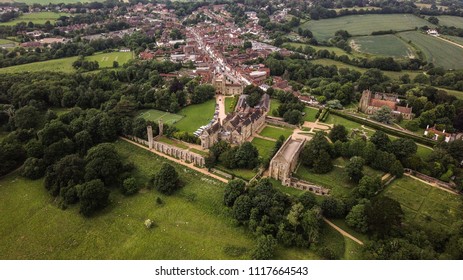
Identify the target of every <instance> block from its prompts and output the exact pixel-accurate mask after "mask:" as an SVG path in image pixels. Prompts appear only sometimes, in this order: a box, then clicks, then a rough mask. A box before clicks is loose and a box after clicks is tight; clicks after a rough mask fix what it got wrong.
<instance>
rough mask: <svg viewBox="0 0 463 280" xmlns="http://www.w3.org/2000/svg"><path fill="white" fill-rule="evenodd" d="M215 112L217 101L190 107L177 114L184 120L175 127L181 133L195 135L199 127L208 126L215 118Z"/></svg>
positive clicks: (212, 100)
mask: <svg viewBox="0 0 463 280" xmlns="http://www.w3.org/2000/svg"><path fill="white" fill-rule="evenodd" d="M214 112H215V99H211V100H209V101H206V102H204V103H201V104H194V105H189V106H187V107H185V108H183V109H182V110H180V112H178V113H177V114H178V115H182V116H184V118H183V119H181V120H180V121H178V122H177V123H175V127H176V128H178V129H179V130H181V131H186V132H189V133H193V132H195V131H196V130H197V129H198V128H199V127H201V126H203V125H206V124H208V123H209V122H210V121H211V120H212V118H213V117H214Z"/></svg>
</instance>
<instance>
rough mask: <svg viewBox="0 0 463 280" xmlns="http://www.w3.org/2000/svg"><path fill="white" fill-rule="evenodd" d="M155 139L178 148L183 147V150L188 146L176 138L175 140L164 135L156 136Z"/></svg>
mask: <svg viewBox="0 0 463 280" xmlns="http://www.w3.org/2000/svg"><path fill="white" fill-rule="evenodd" d="M156 141H159V142H162V143H166V144H169V145H172V146H175V147H177V148H180V149H184V150H187V149H188V146H187V145H185V144H183V143H182V142H180V141H178V140H175V139H171V138H167V137H165V136H162V137H159V138H156Z"/></svg>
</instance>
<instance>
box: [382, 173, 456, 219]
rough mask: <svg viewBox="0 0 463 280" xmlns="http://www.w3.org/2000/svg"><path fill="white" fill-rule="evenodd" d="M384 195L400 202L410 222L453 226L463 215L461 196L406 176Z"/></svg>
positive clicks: (395, 181)
mask: <svg viewBox="0 0 463 280" xmlns="http://www.w3.org/2000/svg"><path fill="white" fill-rule="evenodd" d="M383 195H386V196H389V197H391V198H393V199H395V200H397V201H398V202H400V204H401V206H402V209H403V211H404V213H405V219H406V221H409V222H414V223H418V224H426V223H427V224H433V223H435V224H440V225H444V226H451V225H452V224H453V223H455V222H456V221H458V220H460V219H461V216H462V214H463V213H462V211H461V206H462V201H461V197H460V196H458V195H454V194H451V193H448V192H446V191H443V190H440V189H438V188H435V187H431V186H429V185H427V184H425V183H422V182H420V181H418V180H415V179H413V178H410V177H406V176H404V177H403V178H400V179H396V180H394V181H393V182H392V183H391V184H390V185H389V186H388V187H387V189H386V190H385V191H384V192H383Z"/></svg>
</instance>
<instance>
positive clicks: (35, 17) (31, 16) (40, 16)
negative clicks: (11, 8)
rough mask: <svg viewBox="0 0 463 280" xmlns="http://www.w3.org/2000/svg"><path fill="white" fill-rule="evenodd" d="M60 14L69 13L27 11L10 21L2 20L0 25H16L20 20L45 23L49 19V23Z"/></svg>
mask: <svg viewBox="0 0 463 280" xmlns="http://www.w3.org/2000/svg"><path fill="white" fill-rule="evenodd" d="M60 3H62V2H60ZM47 4H48V3H47ZM61 16H69V14H66V13H54V12H40V13H28V14H23V15H22V16H20V17H18V18H16V19H14V20H12V21H8V22H2V23H0V26H1V25H16V24H18V23H21V22H25V23H28V22H30V21H31V22H32V23H34V24H45V23H46V22H47V21H50V23H51V24H53V23H54V22H55V21H56V20H57V19H58V18H59V17H61Z"/></svg>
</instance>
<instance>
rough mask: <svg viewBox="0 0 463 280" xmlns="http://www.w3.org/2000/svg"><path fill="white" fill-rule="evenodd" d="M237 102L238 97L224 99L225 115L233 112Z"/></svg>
mask: <svg viewBox="0 0 463 280" xmlns="http://www.w3.org/2000/svg"><path fill="white" fill-rule="evenodd" d="M237 100H238V95H237V96H234V97H225V114H228V113H231V112H233V111H234V110H235V106H236V102H237ZM234 105H235V106H234Z"/></svg>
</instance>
